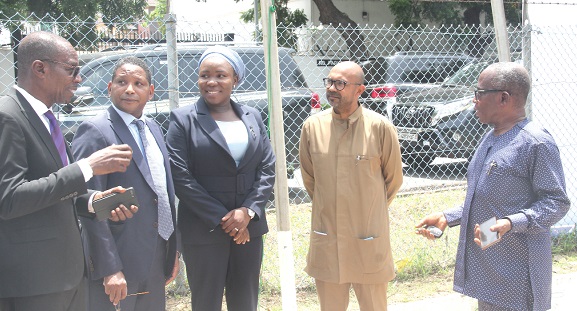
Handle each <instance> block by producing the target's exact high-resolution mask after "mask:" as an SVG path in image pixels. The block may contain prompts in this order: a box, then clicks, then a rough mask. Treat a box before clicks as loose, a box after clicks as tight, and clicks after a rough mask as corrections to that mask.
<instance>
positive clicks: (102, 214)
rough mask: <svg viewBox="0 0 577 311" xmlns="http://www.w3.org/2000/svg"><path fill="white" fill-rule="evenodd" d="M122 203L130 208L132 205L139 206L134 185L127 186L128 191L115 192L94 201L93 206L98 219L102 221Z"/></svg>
mask: <svg viewBox="0 0 577 311" xmlns="http://www.w3.org/2000/svg"><path fill="white" fill-rule="evenodd" d="M120 204H123V205H124V206H126V208H130V206H131V205H136V206H138V200H137V199H136V192H135V191H134V189H133V188H132V187H130V188H127V189H126V191H124V192H122V193H120V192H113V193H111V194H109V195H107V196H105V197H103V198H100V199H97V200H94V201H92V208H94V212H95V213H96V219H98V220H100V221H102V220H105V219H108V218H109V217H110V212H111V211H112V210H113V209H115V208H117V207H118V206H119V205H120Z"/></svg>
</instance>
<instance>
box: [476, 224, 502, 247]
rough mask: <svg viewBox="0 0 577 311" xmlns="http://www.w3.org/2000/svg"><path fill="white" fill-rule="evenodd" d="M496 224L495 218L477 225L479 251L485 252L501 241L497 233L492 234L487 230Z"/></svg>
mask: <svg viewBox="0 0 577 311" xmlns="http://www.w3.org/2000/svg"><path fill="white" fill-rule="evenodd" d="M496 223H497V217H491V218H489V219H488V220H487V221H485V222H483V223H482V224H480V225H479V229H480V230H481V249H483V250H485V249H487V248H488V247H489V246H491V245H493V244H495V243H497V242H499V241H500V240H501V237H500V236H499V232H492V231H491V230H489V228H491V227H492V226H493V225H495V224H496Z"/></svg>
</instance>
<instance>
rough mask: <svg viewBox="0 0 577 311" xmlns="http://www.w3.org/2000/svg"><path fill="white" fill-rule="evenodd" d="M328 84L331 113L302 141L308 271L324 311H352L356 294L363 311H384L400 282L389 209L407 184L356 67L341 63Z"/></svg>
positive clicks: (318, 117) (392, 137) (392, 133)
mask: <svg viewBox="0 0 577 311" xmlns="http://www.w3.org/2000/svg"><path fill="white" fill-rule="evenodd" d="M323 81H324V84H325V87H326V96H327V100H328V101H329V103H330V104H331V106H332V109H328V110H325V111H322V112H319V113H317V114H315V115H313V116H311V117H309V118H308V119H307V120H306V121H305V123H304V125H303V129H302V134H301V141H300V164H301V172H302V176H303V182H304V185H305V188H306V190H307V192H308V194H309V196H310V197H311V199H312V219H311V233H310V234H311V236H310V247H309V253H308V256H307V266H306V268H305V270H306V272H307V273H308V274H309V275H310V276H312V277H314V278H315V282H316V287H317V293H318V297H319V301H320V306H321V310H330V311H345V310H347V306H348V303H349V290H350V288H351V287H352V288H353V289H354V291H355V294H356V296H357V299H358V301H359V306H360V309H361V310H386V309H387V284H388V282H389V281H390V280H392V279H393V278H394V277H395V272H394V263H393V257H392V254H391V246H390V239H389V213H388V208H389V206H390V204H391V202H392V201H393V198H394V197H395V195H396V193H397V191H398V190H399V188H400V187H401V184H402V182H403V171H402V164H401V151H400V146H399V141H398V138H397V131H396V129H395V127H394V126H393V124H392V123H391V122H389V121H388V120H387V119H386V118H385V117H384V116H382V115H380V114H378V113H376V112H373V111H370V110H368V109H365V108H363V107H362V106H361V105H360V104H359V101H358V99H359V96H360V95H361V94H362V93H363V91H364V90H365V86H364V85H363V81H364V74H363V70H362V68H361V67H360V66H359V65H358V64H356V63H354V62H342V63H339V64H338V65H336V66H335V67H334V68H333V69H332V70H331V71H330V73H329V76H328V77H327V78H326V79H324V80H323Z"/></svg>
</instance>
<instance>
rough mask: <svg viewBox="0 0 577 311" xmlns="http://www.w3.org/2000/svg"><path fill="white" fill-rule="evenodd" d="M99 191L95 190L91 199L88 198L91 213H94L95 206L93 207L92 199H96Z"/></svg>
mask: <svg viewBox="0 0 577 311" xmlns="http://www.w3.org/2000/svg"><path fill="white" fill-rule="evenodd" d="M98 192H99V191H95V192H94V193H93V194H91V195H90V199H88V212H89V213H94V207H92V200H94V196H95V195H96V194H97V193H98Z"/></svg>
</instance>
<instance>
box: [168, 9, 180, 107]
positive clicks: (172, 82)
mask: <svg viewBox="0 0 577 311" xmlns="http://www.w3.org/2000/svg"><path fill="white" fill-rule="evenodd" d="M166 58H167V62H168V102H169V107H170V110H171V111H172V110H173V109H176V108H178V97H179V96H178V95H179V94H178V53H177V52H176V15H174V14H172V13H170V12H169V13H168V14H166Z"/></svg>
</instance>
